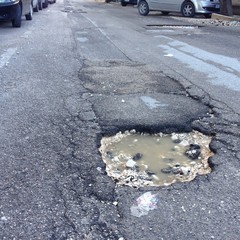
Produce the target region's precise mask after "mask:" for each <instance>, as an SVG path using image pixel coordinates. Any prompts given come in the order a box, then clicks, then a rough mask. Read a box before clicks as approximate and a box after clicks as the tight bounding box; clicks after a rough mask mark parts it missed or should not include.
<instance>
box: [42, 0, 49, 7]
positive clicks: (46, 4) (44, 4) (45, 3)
mask: <svg viewBox="0 0 240 240" xmlns="http://www.w3.org/2000/svg"><path fill="white" fill-rule="evenodd" d="M47 7H48V0H45V2H44V3H43V8H47Z"/></svg>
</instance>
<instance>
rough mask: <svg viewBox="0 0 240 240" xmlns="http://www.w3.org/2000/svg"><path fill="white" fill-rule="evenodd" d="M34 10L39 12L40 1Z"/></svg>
mask: <svg viewBox="0 0 240 240" xmlns="http://www.w3.org/2000/svg"><path fill="white" fill-rule="evenodd" d="M33 11H34V12H39V5H38V3H37V5H36V7H35V8H33Z"/></svg>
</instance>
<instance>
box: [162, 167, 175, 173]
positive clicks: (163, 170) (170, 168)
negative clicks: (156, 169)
mask: <svg viewBox="0 0 240 240" xmlns="http://www.w3.org/2000/svg"><path fill="white" fill-rule="evenodd" d="M172 170H173V168H172V167H167V168H162V169H161V172H162V173H166V174H169V173H171V172H172Z"/></svg>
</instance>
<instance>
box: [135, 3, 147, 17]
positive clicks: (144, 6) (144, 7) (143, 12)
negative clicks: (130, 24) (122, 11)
mask: <svg viewBox="0 0 240 240" xmlns="http://www.w3.org/2000/svg"><path fill="white" fill-rule="evenodd" d="M138 12H139V13H140V15H142V16H147V15H148V13H149V6H148V3H147V2H146V1H144V0H141V1H140V2H139V4H138Z"/></svg>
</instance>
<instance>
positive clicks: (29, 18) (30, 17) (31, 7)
mask: <svg viewBox="0 0 240 240" xmlns="http://www.w3.org/2000/svg"><path fill="white" fill-rule="evenodd" d="M32 16H33V6H32V4H30V12H29V13H28V14H26V15H25V17H26V20H28V21H30V20H32Z"/></svg>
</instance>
